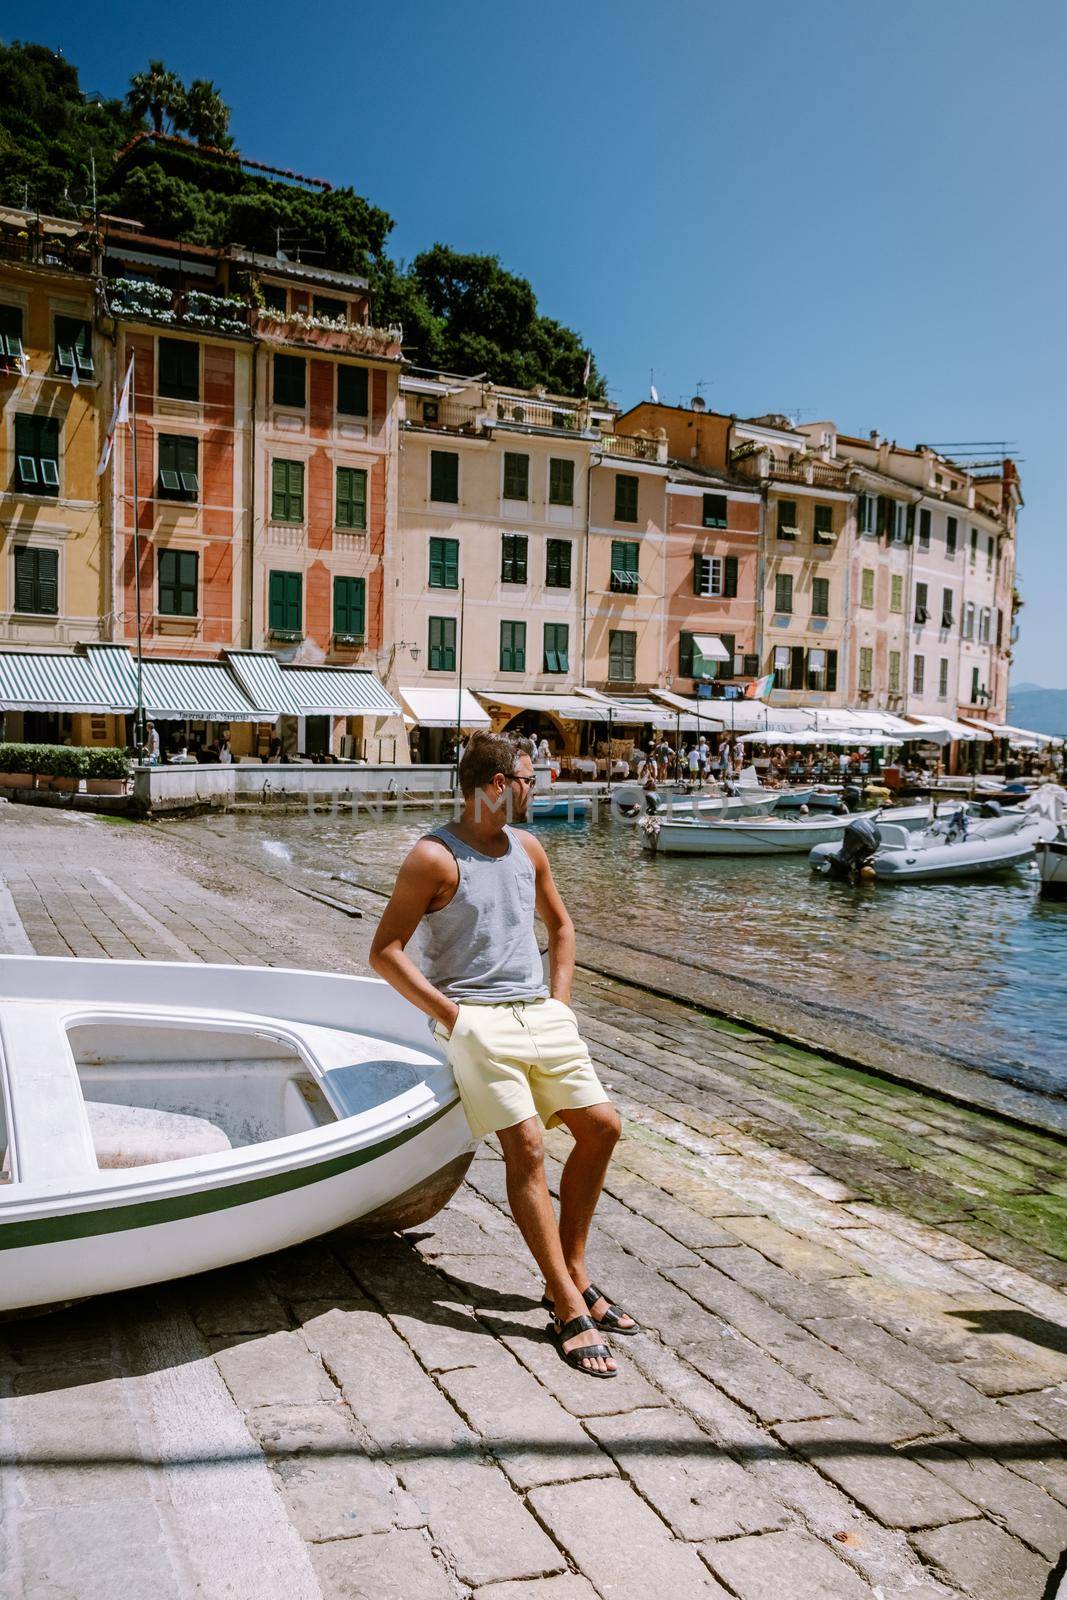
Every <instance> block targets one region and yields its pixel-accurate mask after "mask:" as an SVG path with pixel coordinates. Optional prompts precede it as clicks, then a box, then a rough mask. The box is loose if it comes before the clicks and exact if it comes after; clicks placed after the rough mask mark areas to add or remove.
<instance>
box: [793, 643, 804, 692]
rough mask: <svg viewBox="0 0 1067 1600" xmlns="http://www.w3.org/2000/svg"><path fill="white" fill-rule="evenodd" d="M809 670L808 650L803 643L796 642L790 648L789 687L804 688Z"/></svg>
mask: <svg viewBox="0 0 1067 1600" xmlns="http://www.w3.org/2000/svg"><path fill="white" fill-rule="evenodd" d="M806 670H807V651H806V650H805V649H804V646H803V645H802V644H794V645H791V646H790V649H789V687H790V688H791V689H803V688H804V680H805V676H806Z"/></svg>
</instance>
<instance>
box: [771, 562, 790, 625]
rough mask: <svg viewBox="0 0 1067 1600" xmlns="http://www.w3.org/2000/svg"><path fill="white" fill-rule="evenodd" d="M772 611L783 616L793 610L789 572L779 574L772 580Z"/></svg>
mask: <svg viewBox="0 0 1067 1600" xmlns="http://www.w3.org/2000/svg"><path fill="white" fill-rule="evenodd" d="M774 609H775V611H777V612H780V613H781V614H782V615H783V616H785V615H788V613H789V612H791V611H792V609H793V577H792V574H791V573H789V572H779V573H778V575H777V577H776V578H775V580H774Z"/></svg>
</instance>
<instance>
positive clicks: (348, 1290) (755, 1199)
mask: <svg viewBox="0 0 1067 1600" xmlns="http://www.w3.org/2000/svg"><path fill="white" fill-rule="evenodd" d="M27 809H28V808H27ZM369 935H370V924H369V923H353V922H352V921H351V920H350V919H348V918H346V917H345V916H343V915H342V914H341V913H339V912H335V911H332V910H330V909H329V908H327V907H323V906H322V905H319V904H315V903H313V902H310V901H307V900H305V899H303V898H302V897H301V896H300V895H299V894H297V893H296V892H295V891H294V890H293V889H291V888H289V887H286V886H285V885H279V884H278V882H277V881H276V880H275V879H273V878H267V877H266V876H261V875H259V874H257V873H256V872H254V871H252V870H251V869H249V868H248V867H247V865H246V864H245V865H242V867H241V869H240V870H239V871H238V870H236V869H235V870H233V871H232V872H227V871H225V870H224V869H222V868H220V866H219V864H218V863H217V862H216V861H212V862H211V863H209V864H205V863H204V862H203V861H199V860H197V859H196V857H195V855H194V854H193V853H192V852H190V851H189V850H188V849H186V848H185V847H183V846H182V845H181V843H180V842H179V841H178V840H177V839H175V838H174V837H173V836H168V834H167V832H166V831H165V830H162V829H159V828H148V827H140V828H135V827H130V826H119V825H117V824H114V823H107V822H103V821H99V820H96V819H79V820H77V821H74V820H70V819H68V818H67V817H65V816H63V815H62V814H56V815H52V814H34V815H32V816H31V817H29V818H26V819H25V820H24V819H23V817H21V816H20V817H19V818H18V819H17V820H13V819H12V817H11V814H10V811H7V814H3V813H0V948H3V949H4V950H7V951H15V952H21V953H26V952H29V951H33V952H36V953H38V954H42V955H44V954H70V953H73V954H75V955H79V956H84V955H94V956H110V957H125V958H128V959H139V958H143V957H155V958H158V959H180V960H208V961H224V962H238V963H249V962H262V963H267V964H282V963H283V962H284V964H287V965H293V964H306V965H321V966H330V967H333V968H335V969H338V970H363V968H364V963H365V956H366V945H367V941H368V939H369ZM294 952H297V954H294ZM575 998H576V1001H577V1009H578V1012H579V1016H580V1018H581V1021H582V1025H583V1029H584V1031H585V1033H586V1036H587V1038H588V1039H589V1042H590V1046H591V1048H592V1050H593V1053H594V1055H595V1056H596V1058H597V1061H598V1064H599V1067H600V1070H601V1072H602V1073H603V1075H604V1078H605V1081H606V1082H607V1083H608V1084H609V1085H610V1086H611V1089H612V1093H613V1095H614V1097H615V1099H616V1101H617V1103H618V1104H619V1106H620V1109H621V1111H622V1114H623V1117H624V1124H625V1135H624V1138H623V1140H622V1142H621V1143H620V1146H619V1150H618V1152H617V1158H616V1161H615V1163H614V1165H613V1168H612V1171H611V1173H610V1175H609V1180H608V1185H607V1190H606V1193H605V1196H604V1201H603V1204H602V1207H601V1210H600V1212H599V1214H598V1221H597V1224H596V1228H595V1237H594V1240H593V1252H592V1259H593V1261H594V1263H595V1270H596V1274H597V1277H598V1278H599V1279H600V1280H601V1281H602V1282H603V1283H604V1284H605V1285H606V1286H607V1287H608V1289H609V1290H610V1291H611V1294H612V1295H613V1296H614V1297H615V1298H616V1299H618V1300H619V1301H620V1302H621V1303H623V1304H624V1305H625V1306H626V1307H627V1308H628V1309H629V1310H631V1311H632V1312H633V1313H634V1314H635V1315H636V1316H637V1317H639V1318H640V1319H641V1321H642V1323H643V1324H644V1327H645V1332H644V1333H643V1334H642V1335H641V1336H639V1337H638V1338H636V1339H632V1340H629V1341H626V1342H623V1341H617V1352H618V1361H619V1365H620V1376H619V1378H617V1379H616V1380H614V1381H612V1382H609V1383H603V1382H597V1381H595V1380H592V1379H589V1378H584V1377H582V1376H580V1375H579V1374H576V1373H573V1372H571V1371H570V1370H569V1369H568V1368H566V1367H565V1366H564V1365H563V1363H562V1362H560V1361H559V1359H558V1357H557V1356H556V1354H555V1352H554V1349H553V1347H552V1346H551V1345H550V1344H549V1343H548V1342H547V1340H546V1338H545V1334H544V1324H545V1320H546V1319H545V1315H544V1312H543V1311H542V1310H541V1309H540V1307H539V1305H538V1299H539V1295H540V1284H539V1283H538V1281H537V1279H536V1277H535V1276H534V1273H533V1270H532V1267H531V1264H530V1262H529V1260H528V1257H527V1256H526V1254H525V1252H524V1249H523V1247H522V1245H521V1241H520V1240H519V1238H518V1236H517V1233H516V1231H515V1229H514V1226H513V1224H512V1223H511V1220H510V1218H509V1215H508V1212H507V1206H506V1200H505V1194H504V1182H503V1165H502V1162H501V1160H500V1158H499V1152H498V1150H497V1148H496V1146H495V1144H494V1143H493V1142H492V1141H487V1142H486V1143H485V1144H483V1146H482V1147H481V1149H480V1151H479V1154H478V1157H477V1159H476V1160H475V1162H474V1165H473V1167H472V1169H471V1173H470V1181H469V1182H468V1183H467V1184H465V1185H464V1186H463V1188H462V1189H461V1191H460V1192H459V1194H458V1195H457V1196H456V1198H455V1199H454V1200H453V1202H452V1203H451V1204H450V1205H449V1206H448V1207H447V1208H446V1209H445V1210H444V1211H443V1212H442V1213H441V1214H440V1215H439V1216H438V1217H436V1218H434V1219H433V1221H432V1222H430V1223H427V1224H426V1225H424V1226H423V1227H422V1228H420V1229H418V1230H415V1231H414V1232H412V1233H409V1234H406V1235H403V1236H393V1237H391V1238H389V1239H386V1240H379V1241H375V1242H367V1241H364V1240H360V1239H359V1238H358V1237H355V1236H351V1235H349V1234H346V1233H340V1234H336V1235H332V1236H330V1237H329V1238H327V1239H323V1240H319V1241H315V1242H313V1243H311V1244H308V1245H306V1246H304V1247H301V1248H299V1249H296V1250H292V1251H287V1252H284V1253H282V1254H279V1255H276V1256H273V1257H269V1258H266V1259H264V1260H262V1261H259V1262H256V1263H252V1264H248V1265H245V1266H242V1267H239V1268H235V1269H232V1270H229V1271H226V1272H220V1273H215V1274H211V1275H208V1276H204V1277H201V1278H195V1279H189V1280H184V1281H181V1282H178V1283H173V1284H168V1285H162V1286H160V1287H157V1288H153V1289H146V1290H143V1291H137V1292H133V1293H130V1294H126V1295H117V1296H112V1297H110V1298H107V1299H100V1300H95V1301H91V1302H87V1303H84V1304H82V1305H79V1306H75V1307H72V1308H70V1309H68V1310H66V1311H61V1312H57V1313H54V1314H52V1315H49V1316H44V1317H37V1318H31V1319H27V1318H15V1319H12V1320H10V1321H8V1322H6V1323H5V1324H3V1325H2V1326H0V1461H2V1473H0V1493H2V1499H0V1595H2V1596H3V1597H4V1600H112V1597H115V1600H118V1597H119V1596H121V1597H123V1600H127V1597H129V1600H141V1597H145V1600H148V1597H150V1596H151V1597H152V1600H156V1597H167V1600H169V1597H171V1596H174V1597H176V1600H177V1597H182V1600H184V1597H187V1596H188V1597H193V1596H197V1597H207V1600H214V1597H216V1596H219V1597H223V1596H225V1597H231V1596H232V1597H236V1600H244V1597H245V1596H247V1597H249V1600H252V1597H253V1596H256V1597H257V1600H261V1597H263V1596H282V1595H284V1596H285V1597H286V1600H305V1597H306V1600H316V1597H321V1600H349V1597H360V1600H363V1597H366V1600H371V1597H375V1600H382V1597H386V1600H389V1597H394V1596H395V1597H396V1600H461V1597H471V1600H474V1597H476V1600H597V1597H599V1600H622V1597H626V1600H631V1597H633V1596H634V1595H638V1594H641V1593H643V1592H648V1591H650V1590H651V1591H653V1592H662V1591H666V1592H669V1593H671V1594H676V1595H678V1596H679V1597H682V1600H688V1597H689V1596H693V1597H696V1596H712V1597H723V1596H733V1597H735V1600H862V1597H864V1596H867V1597H873V1600H934V1597H942V1600H945V1597H949V1596H961V1595H966V1596H973V1597H976V1600H1039V1597H1040V1596H1041V1595H1042V1593H1043V1591H1044V1588H1045V1585H1046V1582H1047V1580H1048V1575H1049V1573H1050V1571H1051V1570H1052V1569H1053V1567H1054V1565H1055V1563H1056V1562H1057V1560H1058V1559H1059V1557H1060V1555H1061V1552H1063V1551H1064V1549H1065V1548H1067V1330H1065V1317H1064V1311H1065V1308H1067V1300H1065V1297H1064V1295H1063V1293H1062V1286H1063V1284H1064V1281H1065V1278H1067V1266H1065V1262H1064V1256H1065V1252H1064V1250H1063V1247H1062V1236H1063V1235H1062V1213H1063V1208H1064V1204H1065V1201H1064V1199H1063V1196H1064V1194H1065V1193H1067V1190H1065V1189H1064V1184H1065V1182H1067V1172H1065V1164H1064V1160H1063V1147H1062V1146H1061V1144H1060V1143H1059V1142H1058V1141H1057V1140H1056V1139H1054V1138H1052V1137H1050V1136H1049V1135H1047V1134H1044V1133H1039V1132H1036V1131H1033V1130H1030V1129H1027V1128H1025V1127H1021V1126H1016V1125H1012V1124H1010V1123H1007V1122H1001V1121H998V1120H997V1119H995V1118H992V1117H989V1116H985V1115H980V1114H975V1113H971V1112H968V1111H967V1110H966V1109H964V1108H961V1107H959V1106H955V1105H949V1104H948V1103H946V1102H944V1101H941V1100H939V1099H937V1098H936V1097H933V1096H931V1095H928V1094H925V1093H921V1092H917V1091H912V1090H908V1089H903V1088H901V1087H900V1086H898V1085H894V1084H888V1083H886V1082H884V1081H882V1080H880V1079H878V1078H877V1077H875V1076H873V1075H871V1074H870V1073H865V1072H860V1071H853V1070H851V1069H849V1068H847V1067H842V1066H840V1065H839V1064H836V1063H833V1062H829V1061H827V1060H825V1059H823V1058H821V1057H820V1056H819V1055H818V1053H817V1052H813V1051H802V1050H796V1049H793V1048H791V1047H789V1046H786V1045H783V1044H782V1043H781V1042H780V1041H776V1040H775V1039H773V1038H770V1037H768V1036H765V1035H761V1034H759V1033H758V1032H757V1031H755V1030H754V1029H752V1028H747V1027H740V1026H736V1027H731V1026H730V1025H728V1024H724V1023H722V1022H716V1020H715V1019H713V1018H709V1017H707V1016H706V1015H704V1014H702V1013H701V1012H700V1011H699V1010H698V1009H695V1008H694V1007H692V1006H687V1005H682V1004H679V1003H678V1002H677V1001H676V1000H674V999H671V998H669V997H666V996H662V995H652V994H648V993H645V992H642V991H640V990H638V989H635V988H633V987H630V986H628V985H626V984H623V983H620V982H618V981H616V980H614V979H611V978H605V977H603V976H601V975H599V974H596V973H593V972H590V971H583V972H580V974H579V977H578V981H577V983H576V991H575ZM547 1147H548V1150H549V1158H548V1164H549V1173H550V1179H551V1181H552V1183H553V1186H555V1185H556V1184H558V1179H559V1173H560V1163H561V1162H562V1160H564V1159H565V1157H566V1153H567V1142H566V1139H565V1136H563V1135H562V1134H560V1133H553V1134H552V1135H550V1136H549V1137H548V1139H547Z"/></svg>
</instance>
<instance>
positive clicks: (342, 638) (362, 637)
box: [333, 633, 367, 650]
mask: <svg viewBox="0 0 1067 1600" xmlns="http://www.w3.org/2000/svg"><path fill="white" fill-rule="evenodd" d="M333 642H334V644H335V645H339V646H340V647H341V648H342V649H345V650H354V649H356V648H357V647H358V646H359V645H362V644H366V642H367V636H366V634H365V633H335V634H334V636H333Z"/></svg>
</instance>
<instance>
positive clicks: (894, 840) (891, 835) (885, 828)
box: [876, 822, 917, 850]
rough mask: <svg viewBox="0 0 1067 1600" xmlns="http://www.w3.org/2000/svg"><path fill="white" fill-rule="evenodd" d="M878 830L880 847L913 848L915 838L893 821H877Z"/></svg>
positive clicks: (914, 846) (887, 848)
mask: <svg viewBox="0 0 1067 1600" xmlns="http://www.w3.org/2000/svg"><path fill="white" fill-rule="evenodd" d="M876 826H877V828H878V832H879V833H880V834H881V836H882V843H881V846H880V848H881V849H882V850H914V849H915V848H916V847H917V840H916V837H915V835H914V834H911V833H909V832H908V830H907V828H902V827H901V826H900V824H899V823H895V822H878V823H877V824H876Z"/></svg>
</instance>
